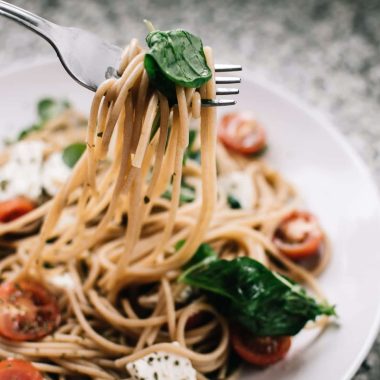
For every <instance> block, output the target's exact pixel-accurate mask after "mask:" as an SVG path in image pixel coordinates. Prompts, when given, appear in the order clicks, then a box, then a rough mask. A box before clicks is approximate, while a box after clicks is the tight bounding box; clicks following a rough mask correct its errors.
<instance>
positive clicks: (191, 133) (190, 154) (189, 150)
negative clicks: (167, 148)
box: [183, 129, 197, 165]
mask: <svg viewBox="0 0 380 380" xmlns="http://www.w3.org/2000/svg"><path fill="white" fill-rule="evenodd" d="M196 138H197V131H196V130H194V129H190V131H189V145H188V146H187V148H186V150H185V153H184V155H183V164H184V165H185V164H186V161H187V159H188V158H191V159H192V158H193V157H194V153H195V152H194V151H193V145H194V143H195V140H196Z"/></svg>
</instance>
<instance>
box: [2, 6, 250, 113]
mask: <svg viewBox="0 0 380 380" xmlns="http://www.w3.org/2000/svg"><path fill="white" fill-rule="evenodd" d="M0 15H2V16H5V17H7V18H9V19H11V20H13V21H16V22H18V23H19V24H21V25H23V26H25V27H26V28H28V29H30V30H32V31H33V32H35V33H37V34H38V35H39V36H40V37H42V38H44V39H45V40H46V41H47V42H49V44H50V45H51V46H52V47H53V48H54V50H55V52H56V53H57V55H58V58H59V60H60V61H61V63H62V65H63V67H64V68H65V70H66V71H67V73H68V74H69V75H70V76H71V77H72V78H73V79H75V80H76V81H77V82H78V83H79V84H81V85H82V86H84V87H86V88H87V89H89V90H91V91H96V89H97V88H98V86H99V85H100V84H101V83H102V82H103V81H104V80H105V79H107V78H110V77H111V76H117V68H118V67H119V64H120V61H121V55H122V49H121V48H120V47H118V46H115V45H112V44H110V43H108V42H106V41H104V40H102V39H101V38H99V37H98V36H96V35H95V34H93V33H90V32H88V31H86V30H82V29H79V28H73V27H65V26H61V25H57V24H55V23H53V22H50V21H48V20H46V19H44V18H42V17H40V16H37V15H35V14H33V13H31V12H29V11H26V10H24V9H22V8H19V7H16V6H15V5H13V4H9V3H7V2H5V1H2V0H0ZM241 69H242V68H241V66H240V65H227V64H215V72H217V73H224V72H233V71H240V70H241ZM215 81H216V83H217V84H232V83H240V81H241V80H240V78H238V77H229V76H217V77H216V78H215ZM238 93H239V89H237V88H217V91H216V94H217V95H233V94H238ZM234 104H236V101H235V100H232V99H203V100H202V105H203V106H205V107H214V106H228V105H234Z"/></svg>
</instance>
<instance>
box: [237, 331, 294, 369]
mask: <svg viewBox="0 0 380 380" xmlns="http://www.w3.org/2000/svg"><path fill="white" fill-rule="evenodd" d="M231 343H232V347H233V348H234V350H235V351H236V353H237V354H238V355H239V356H240V357H241V358H242V359H243V360H245V361H246V362H248V363H250V364H253V365H255V366H259V367H266V366H268V365H271V364H274V363H277V362H278V361H280V360H281V359H283V358H284V357H285V355H286V354H287V352H288V351H289V348H290V345H291V338H290V337H289V336H280V337H270V336H265V337H257V336H254V335H252V334H251V333H250V332H249V331H247V330H246V329H244V328H242V327H238V328H233V329H232V330H231Z"/></svg>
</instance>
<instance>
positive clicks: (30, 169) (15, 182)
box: [0, 141, 45, 201]
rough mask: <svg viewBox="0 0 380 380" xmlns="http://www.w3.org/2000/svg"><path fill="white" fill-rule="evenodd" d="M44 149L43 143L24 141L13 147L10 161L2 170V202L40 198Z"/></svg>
mask: <svg viewBox="0 0 380 380" xmlns="http://www.w3.org/2000/svg"><path fill="white" fill-rule="evenodd" d="M44 148H45V144H44V143H43V142H41V141H22V142H19V143H17V144H16V145H14V146H13V147H12V150H11V152H10V157H9V160H8V161H7V162H6V163H5V164H4V165H3V166H2V167H1V168H0V201H5V200H9V199H12V198H15V197H17V196H27V197H28V198H31V199H36V198H38V197H39V195H40V194H41V165H42V160H43V153H44Z"/></svg>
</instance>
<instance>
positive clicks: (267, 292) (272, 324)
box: [180, 257, 336, 336]
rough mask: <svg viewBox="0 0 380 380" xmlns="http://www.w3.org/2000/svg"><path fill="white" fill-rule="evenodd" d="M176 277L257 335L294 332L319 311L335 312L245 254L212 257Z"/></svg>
mask: <svg viewBox="0 0 380 380" xmlns="http://www.w3.org/2000/svg"><path fill="white" fill-rule="evenodd" d="M180 281H182V282H183V283H186V284H187V285H190V286H193V287H196V288H199V289H201V290H203V291H204V292H205V293H206V294H207V295H208V297H209V300H210V302H211V303H213V304H214V305H215V307H216V308H217V309H218V310H219V311H220V312H221V313H222V314H223V315H227V316H228V317H229V318H231V319H233V320H235V321H236V322H238V323H240V324H241V325H243V326H244V327H246V328H247V329H248V330H250V331H251V332H252V333H253V334H255V335H257V336H281V335H296V334H297V333H298V332H299V331H300V330H301V329H302V328H303V327H304V326H305V324H306V323H307V322H308V321H313V320H315V319H316V318H317V317H318V316H320V315H329V316H331V315H336V314H335V308H334V307H333V306H330V305H328V304H319V303H317V302H316V301H315V300H314V299H313V298H311V297H310V296H308V295H307V294H306V292H305V290H304V289H302V288H301V287H300V286H299V285H297V284H295V283H293V282H291V281H289V280H288V279H286V278H285V277H282V276H280V275H278V274H276V273H274V272H271V271H270V270H268V269H267V268H266V267H265V266H264V265H262V264H260V263H259V262H257V261H256V260H253V259H250V258H248V257H242V258H237V259H234V260H231V261H227V260H220V259H217V260H212V261H209V262H208V261H205V262H204V263H200V265H199V264H198V265H195V266H194V267H192V268H190V269H188V270H187V271H186V272H184V273H183V274H182V275H181V277H180Z"/></svg>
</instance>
